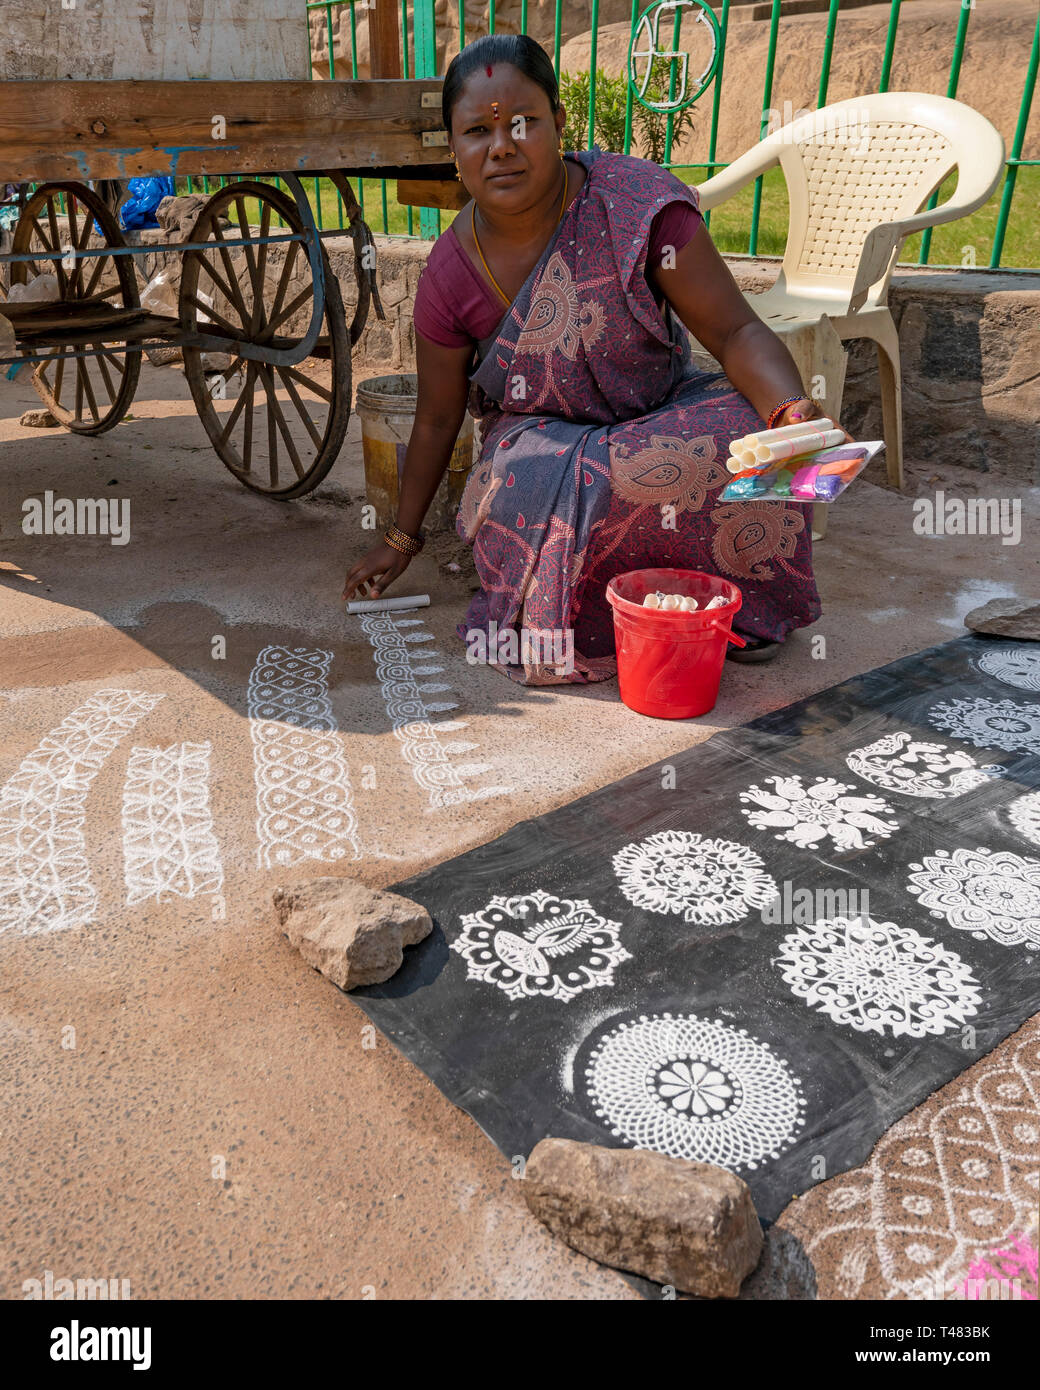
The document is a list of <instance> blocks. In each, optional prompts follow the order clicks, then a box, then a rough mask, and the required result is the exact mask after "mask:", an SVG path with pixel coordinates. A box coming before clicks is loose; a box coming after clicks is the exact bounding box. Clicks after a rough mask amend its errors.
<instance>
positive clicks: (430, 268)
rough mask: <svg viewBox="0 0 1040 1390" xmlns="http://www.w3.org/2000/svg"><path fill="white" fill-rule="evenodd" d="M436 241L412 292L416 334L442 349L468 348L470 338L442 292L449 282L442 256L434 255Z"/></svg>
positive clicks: (470, 342)
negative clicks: (413, 293)
mask: <svg viewBox="0 0 1040 1390" xmlns="http://www.w3.org/2000/svg"><path fill="white" fill-rule="evenodd" d="M439 245H440V242H439V241H438V242H437V243H435V245H434V247H433V249H432V250H431V252H430V256H429V259H428V260H427V262H426V264H425V266H424V267H423V270H422V274H421V275H420V276H419V283H418V285H417V286H416V290H415V311H414V321H415V331H416V333H421V334H422V336H423V337H424V338H429V339H430V341H431V342H434V343H438V344H439V345H440V346H441V347H450V348H462V347H471V346H472V345H473V339H472V338H471V337H470V335H469V334H468V333H467V332H466V331H465V329H464V328H463V327H462V325H461V324H460V323H459V320H458V317H457V315H456V313H455V311H454V309H453V308H452V304H451V300H450V297H448V296H446V295H445V293H444V287H446V285H447V284H448V283H450V280H449V279H448V269H447V266H446V265H445V257H444V256H443V255H438V254H437V247H438V246H439Z"/></svg>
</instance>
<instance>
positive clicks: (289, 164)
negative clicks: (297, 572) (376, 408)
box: [0, 79, 451, 498]
mask: <svg viewBox="0 0 1040 1390" xmlns="http://www.w3.org/2000/svg"><path fill="white" fill-rule="evenodd" d="M440 88H441V82H440V79H430V80H422V79H419V80H409V81H402V80H394V79H381V80H374V81H364V82H354V81H329V82H314V81H299V82H296V81H190V82H189V81H156V80H149V81H132V80H107V81H99V80H86V81H58V80H29V81H8V82H0V185H2V184H3V183H5V182H7V183H11V184H17V185H20V197H19V202H20V216H19V219H18V222H17V224H16V227H15V230H14V235H13V245H12V246H11V247H10V249H9V250H8V251H7V252H6V253H5V254H2V255H0V263H4V262H6V263H7V265H8V266H9V272H8V273H9V279H10V283H11V285H12V286H13V285H16V284H19V283H22V284H28V283H29V282H31V281H32V280H33V279H34V278H35V277H37V276H39V275H41V274H43V273H50V274H52V275H53V276H55V277H56V279H57V282H58V290H59V298H58V299H57V300H56V301H52V302H38V301H34V300H26V301H23V302H20V303H15V302H11V301H8V302H7V303H4V302H2V300H0V314H2V315H4V316H6V317H7V318H8V319H9V320H10V322H11V324H12V325H13V328H14V332H15V335H16V349H15V352H14V353H13V355H12V354H8V355H7V356H6V357H4V356H3V355H2V353H0V371H3V372H8V371H10V369H11V368H17V367H19V366H25V367H28V368H30V369H31V371H32V380H33V384H34V385H35V387H36V389H37V391H38V393H39V395H40V396H41V398H42V399H43V401H44V402H45V404H46V405H47V407H48V408H49V409H50V410H51V412H52V413H53V414H54V415H55V416H56V417H57V418H58V420H59V421H60V422H61V423H62V424H64V425H66V426H67V427H68V428H69V429H70V430H72V431H73V432H74V433H78V434H87V435H96V434H100V433H102V432H103V431H105V430H108V429H111V428H112V427H113V426H115V425H116V424H118V422H119V421H120V420H121V419H123V418H124V416H125V415H126V413H127V410H128V409H129V407H130V404H131V402H132V400H133V397H134V390H135V387H136V385H137V380H138V374H139V371H140V364H141V355H142V352H143V351H144V350H145V348H148V347H159V346H162V347H169V346H176V347H179V348H180V350H181V352H182V354H183V359H184V368H185V375H186V377H187V381H188V385H189V387H190V390H191V394H192V398H193V400H194V403H195V407H196V409H197V411H198V414H199V418H200V419H201V421H202V423H203V425H204V426H205V429H206V432H207V434H208V435H209V438H210V440H211V442H212V444H213V447H214V449H215V450H216V452H217V454H218V455H219V456H220V458H221V459H222V460H223V462H224V463H225V464H226V465H227V467H228V468H229V469H230V470H231V471H232V473H234V474H235V476H236V477H237V478H238V479H239V480H240V481H241V482H242V483H243V484H244V485H245V486H246V487H249V488H251V489H253V490H254V491H256V492H259V493H263V494H265V495H267V496H269V497H277V498H293V497H300V496H302V495H303V494H304V493H306V492H309V491H310V490H311V489H312V488H313V487H315V486H316V484H317V483H318V482H320V481H321V479H322V478H323V477H324V476H325V474H326V473H327V472H328V470H329V469H330V467H331V466H332V464H333V462H334V461H335V458H336V455H337V452H338V450H339V448H340V445H341V444H342V442H343V437H344V434H345V431H346V428H347V421H348V417H349V413H350V404H351V371H350V350H351V347H352V345H353V344H354V343H355V342H356V341H357V338H358V336H359V334H360V333H361V330H362V328H363V327H364V324H365V320H366V317H367V314H368V311H369V306H370V303H371V301H372V299H373V297H374V296H376V289H375V272H374V248H373V247H372V238H371V234H370V232H369V229H368V227H367V226H366V225H365V223H364V221H363V220H362V217H361V211H360V208H359V207H358V204H357V200H356V198H355V196H354V193H353V190H352V188H351V186H350V183H349V182H348V179H349V178H350V177H351V176H360V175H362V174H363V175H364V176H366V177H388V178H396V179H401V180H408V181H409V184H410V187H411V188H413V189H414V188H415V186H416V182H415V181H416V180H418V179H422V178H424V177H429V178H430V179H431V180H433V182H432V183H431V194H432V193H433V189H434V188H435V187H437V186H440V187H443V180H444V178H445V176H446V171H450V168H451V166H450V165H447V166H446V165H445V156H446V150H445V148H444V146H445V144H446V136H445V134H444V132H443V129H442V127H441V116H440ZM154 174H170V175H174V176H175V177H182V176H185V175H191V176H193V178H197V179H202V178H208V179H210V180H219V181H220V182H221V183H222V186H221V187H220V188H219V189H218V190H217V191H215V192H213V194H212V196H211V197H210V198H209V200H208V201H207V202H206V204H205V206H204V207H202V209H201V211H200V212H199V214H198V217H197V220H196V221H195V223H194V227H193V229H192V230H191V231H190V233H189V234H188V235H187V237H186V239H184V240H183V241H175V240H172V239H170V240H165V241H161V242H159V243H158V244H156V243H155V242H149V243H148V244H144V245H128V244H127V239H126V238H125V237H124V236H123V234H122V233H121V232H120V230H119V227H118V224H117V220H116V217H115V215H114V214H113V212H112V210H111V209H110V207H109V206H108V205H107V204H106V202H105V200H104V198H103V197H102V195H101V192H100V191H99V190H98V189H97V188H94V187H92V186H91V185H93V184H97V183H98V182H99V181H102V180H125V179H128V178H132V177H134V176H137V175H154ZM272 175H273V176H277V178H278V180H279V181H280V185H281V186H279V185H276V184H275V183H272V182H269V181H266V180H267V179H269V178H270V176H272ZM305 176H307V177H308V178H311V177H312V176H317V177H319V178H323V179H329V180H331V182H332V184H333V185H334V187H335V189H336V190H337V192H338V194H339V196H340V198H341V199H342V205H343V208H344V221H345V223H346V227H345V229H344V228H339V227H337V228H335V229H333V230H326V231H322V230H320V229H319V227H318V226H317V225H316V222H315V218H314V215H313V213H312V210H311V206H310V203H309V201H308V198H307V195H306V192H305V190H304V185H303V182H302V181H303V179H304V177H305ZM343 235H349V236H350V237H351V238H352V240H353V253H354V270H355V276H356V280H357V296H356V305H355V307H354V309H353V314H352V318H351V321H350V322H349V323H348V322H347V320H346V317H345V313H344V308H343V302H342V297H341V293H340V286H339V284H338V282H337V279H336V277H335V276H334V275H333V273H332V270H331V267H330V264H329V259H328V255H327V253H326V250H325V247H324V245H323V242H324V240H325V238H327V237H335V236H343ZM162 251H166V252H172V253H175V254H177V255H179V256H181V257H182V258H183V260H182V270H181V277H180V290H179V296H178V300H177V307H176V312H173V311H172V306H171V311H170V312H168V313H156V312H152V311H149V310H146V309H143V308H142V307H141V302H140V290H139V277H138V276H137V275H136V273H135V268H134V259H135V257H140V256H144V255H150V254H154V253H156V252H162ZM376 305H377V310H378V298H376ZM214 362H217V363H220V364H221V365H220V367H219V368H218V370H216V371H214V370H213V369H212V364H213V363H214Z"/></svg>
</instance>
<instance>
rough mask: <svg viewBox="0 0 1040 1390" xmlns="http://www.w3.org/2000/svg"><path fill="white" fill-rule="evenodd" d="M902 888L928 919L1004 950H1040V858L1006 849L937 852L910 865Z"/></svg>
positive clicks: (941, 850) (943, 850) (942, 850)
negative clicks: (926, 912) (1026, 947)
mask: <svg viewBox="0 0 1040 1390" xmlns="http://www.w3.org/2000/svg"><path fill="white" fill-rule="evenodd" d="M910 870H911V873H910V879H909V882H908V883H907V890H908V891H909V892H911V893H914V894H916V896H917V898H918V899H919V901H920V904H921V906H922V907H927V908H930V909H931V913H932V916H933V917H945V918H946V920H947V922H949V924H950V926H951V927H956V928H958V929H959V930H960V931H970V932H971V933H972V935H973V936H975V937H976V938H977V939H978V940H979V941H984V940H985V939H986V938H987V937H989V939H990V940H991V941H997V942H1000V944H1001V945H1003V946H1018V945H1022V944H1027V945H1029V946H1040V859H1030V858H1028V857H1022V856H1020V855H1017V854H1012V853H1011V851H1010V850H992V849H974V850H972V849H955V850H954V851H953V853H952V854H951V853H950V852H949V851H948V850H945V849H940V850H936V852H935V854H934V855H928V856H927V857H926V858H925V859H924V861H923V863H921V864H911V865H910Z"/></svg>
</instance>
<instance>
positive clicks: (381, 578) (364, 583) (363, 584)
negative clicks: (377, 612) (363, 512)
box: [343, 542, 412, 599]
mask: <svg viewBox="0 0 1040 1390" xmlns="http://www.w3.org/2000/svg"><path fill="white" fill-rule="evenodd" d="M411 558H412V557H411V556H410V555H405V554H403V553H402V552H401V551H400V550H395V549H394V548H393V546H392V545H387V544H386V543H385V542H383V543H382V544H381V545H374V546H373V547H372V549H371V550H370V551H369V552H368V553H367V554H366V555H362V557H361V559H360V560H359V561H358V562H357V564H356V565H355V566H354V567H353V569H351V570H348V571H347V578H346V582H345V583H344V585H343V597H344V599H351V598H353V597H354V595H355V593H357V591H358V590H359V589H360V591H361V593H360V597H362V598H379V596H380V595H381V594H382V592H383V590H384V589H386V588H387V587H388V586H389V585H390V584H392V583H393V582H394V580H395V579H399V578H400V577H401V575H402V574H404V572H405V570H406V569H407V568H408V565H409V563H410V561H411Z"/></svg>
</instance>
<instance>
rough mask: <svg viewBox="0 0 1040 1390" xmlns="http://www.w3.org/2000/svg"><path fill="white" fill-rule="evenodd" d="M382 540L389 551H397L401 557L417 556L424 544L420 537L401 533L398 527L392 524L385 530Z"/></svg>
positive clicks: (405, 532) (404, 532)
mask: <svg viewBox="0 0 1040 1390" xmlns="http://www.w3.org/2000/svg"><path fill="white" fill-rule="evenodd" d="M383 540H384V541H385V542H386V544H387V545H388V546H389V547H390V549H391V550H399V551H400V552H401V554H402V555H418V553H419V551H420V550H422V548H423V545H424V544H425V540H424V538H423V537H422V536H421V535H420V536H410V535H409V534H408V532H407V531H402V530H401V528H400V527H399V526H394V525H392V524H391V525H390V526H389V527H388V528H387V531H386V534H385V535H384V536H383Z"/></svg>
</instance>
